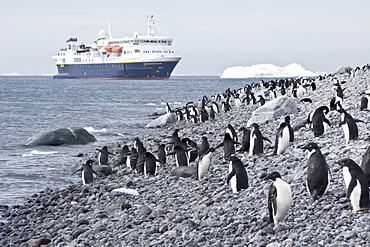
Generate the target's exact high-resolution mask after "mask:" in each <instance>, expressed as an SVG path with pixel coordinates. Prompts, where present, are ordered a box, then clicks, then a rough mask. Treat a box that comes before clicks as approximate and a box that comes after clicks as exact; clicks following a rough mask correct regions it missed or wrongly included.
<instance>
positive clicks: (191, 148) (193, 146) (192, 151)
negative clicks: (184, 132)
mask: <svg viewBox="0 0 370 247" xmlns="http://www.w3.org/2000/svg"><path fill="white" fill-rule="evenodd" d="M183 140H184V141H186V143H187V145H188V157H189V162H193V161H195V160H196V159H197V158H198V155H199V154H198V152H199V147H198V144H197V143H196V142H195V141H193V140H190V138H184V139H183Z"/></svg>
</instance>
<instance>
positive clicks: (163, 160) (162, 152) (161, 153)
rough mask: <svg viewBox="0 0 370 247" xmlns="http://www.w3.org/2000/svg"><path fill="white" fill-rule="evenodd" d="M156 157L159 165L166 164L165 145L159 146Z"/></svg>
mask: <svg viewBox="0 0 370 247" xmlns="http://www.w3.org/2000/svg"><path fill="white" fill-rule="evenodd" d="M157 155H158V159H159V160H160V161H161V163H163V164H166V161H167V160H166V144H161V145H159V147H158V153H157Z"/></svg>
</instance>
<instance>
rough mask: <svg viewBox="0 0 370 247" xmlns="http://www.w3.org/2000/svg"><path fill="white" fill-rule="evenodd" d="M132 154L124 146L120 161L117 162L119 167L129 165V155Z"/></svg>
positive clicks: (120, 153)
mask: <svg viewBox="0 0 370 247" xmlns="http://www.w3.org/2000/svg"><path fill="white" fill-rule="evenodd" d="M129 152H130V149H129V148H128V146H127V145H124V146H123V147H122V149H121V150H120V152H119V160H118V162H117V164H116V165H117V166H119V165H122V164H126V163H127V154H128V153H129Z"/></svg>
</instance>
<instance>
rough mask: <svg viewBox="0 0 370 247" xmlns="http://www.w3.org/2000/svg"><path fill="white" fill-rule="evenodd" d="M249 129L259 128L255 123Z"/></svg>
mask: <svg viewBox="0 0 370 247" xmlns="http://www.w3.org/2000/svg"><path fill="white" fill-rule="evenodd" d="M250 127H251V128H253V129H259V126H258V124H257V123H252V124H251V126H250Z"/></svg>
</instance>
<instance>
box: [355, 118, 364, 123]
mask: <svg viewBox="0 0 370 247" xmlns="http://www.w3.org/2000/svg"><path fill="white" fill-rule="evenodd" d="M353 120H355V122H356V123H365V122H364V121H362V120H361V119H353Z"/></svg>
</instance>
